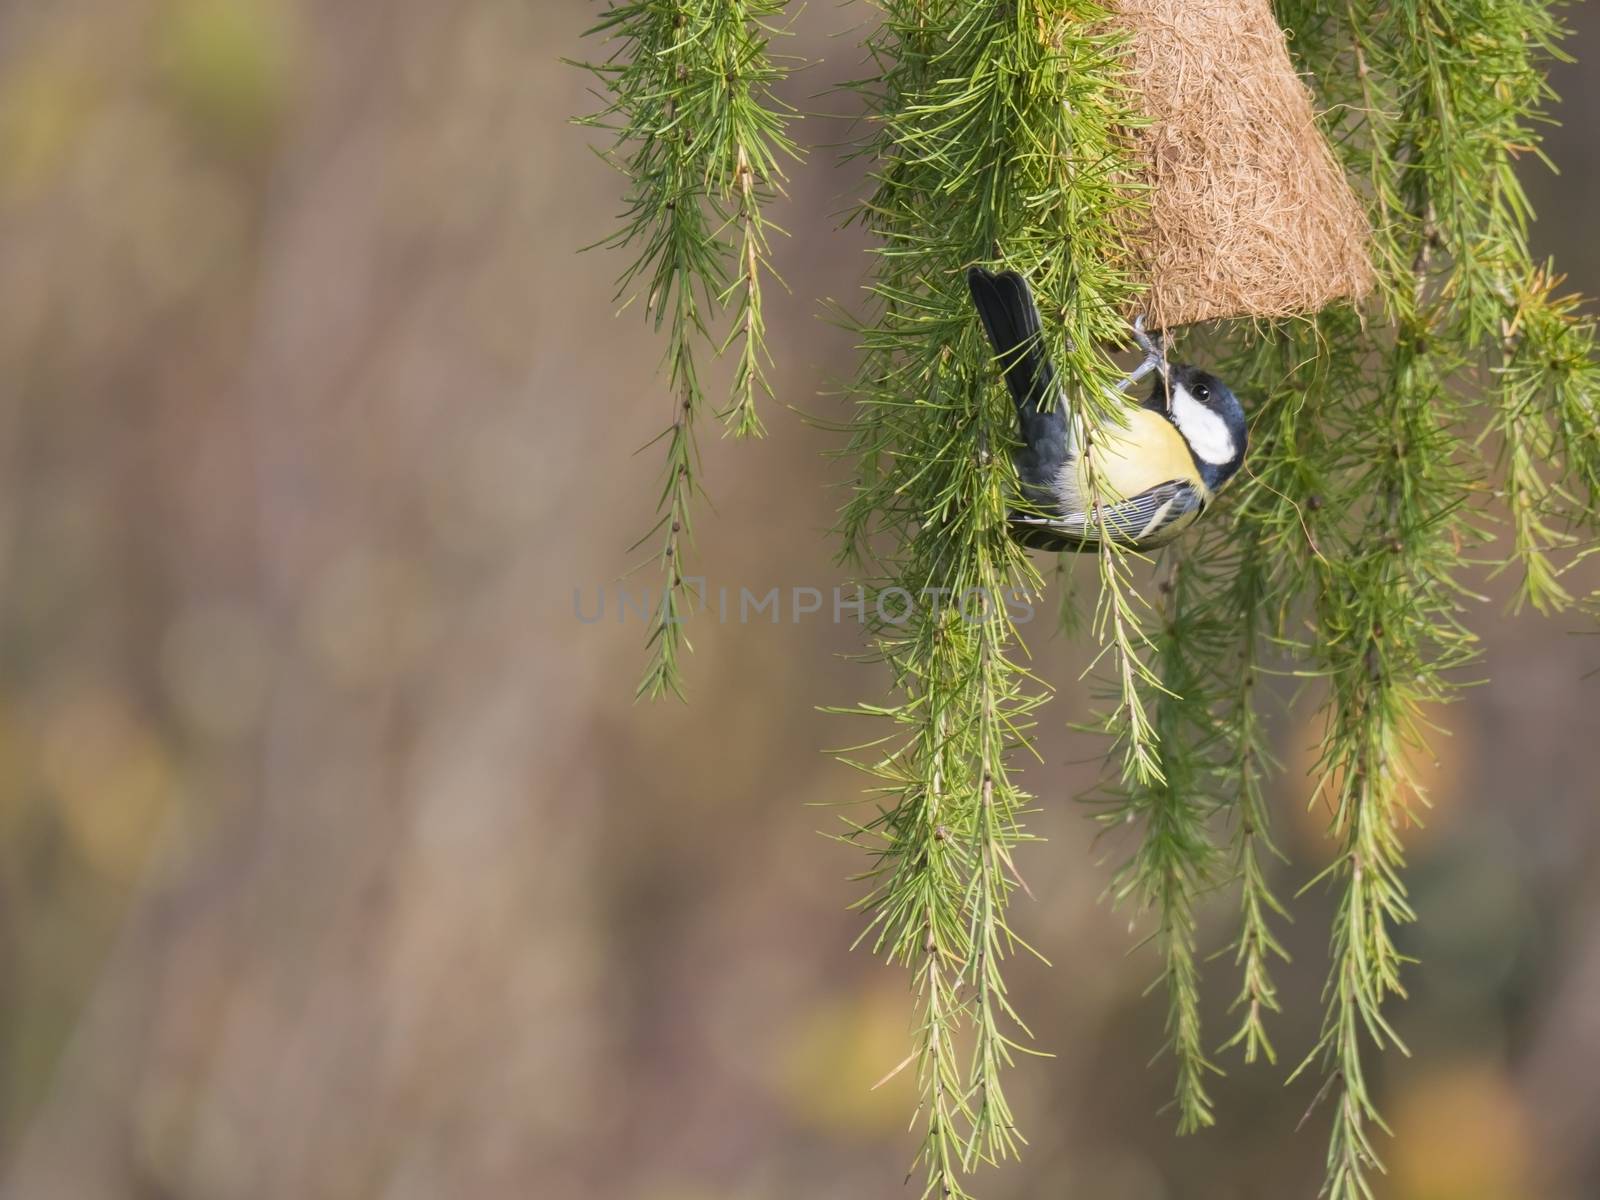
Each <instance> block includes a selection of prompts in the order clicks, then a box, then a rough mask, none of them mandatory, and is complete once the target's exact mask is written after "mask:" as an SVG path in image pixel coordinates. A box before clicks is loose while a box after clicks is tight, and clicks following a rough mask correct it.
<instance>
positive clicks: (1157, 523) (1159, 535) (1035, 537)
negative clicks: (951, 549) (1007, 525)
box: [1012, 479, 1206, 550]
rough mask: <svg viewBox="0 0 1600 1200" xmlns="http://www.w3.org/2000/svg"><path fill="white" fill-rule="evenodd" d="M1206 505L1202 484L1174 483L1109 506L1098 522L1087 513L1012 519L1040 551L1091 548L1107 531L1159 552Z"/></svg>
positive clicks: (1023, 536) (1028, 542) (1023, 538)
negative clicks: (1158, 547) (1102, 533)
mask: <svg viewBox="0 0 1600 1200" xmlns="http://www.w3.org/2000/svg"><path fill="white" fill-rule="evenodd" d="M1205 503H1206V497H1205V493H1204V491H1203V490H1202V489H1201V487H1200V486H1199V485H1197V484H1195V483H1193V482H1191V481H1189V480H1184V479H1172V480H1168V481H1167V482H1166V483H1158V484H1156V486H1155V487H1152V488H1147V489H1146V490H1145V491H1143V492H1141V493H1139V495H1137V496H1132V497H1130V498H1128V499H1127V500H1123V501H1121V502H1120V503H1117V504H1111V505H1107V506H1106V507H1104V508H1103V509H1102V510H1101V512H1100V515H1099V516H1098V517H1093V518H1091V517H1089V516H1088V515H1087V514H1085V513H1082V512H1076V513H1070V514H1068V515H1067V516H1065V517H1055V518H1050V519H1046V518H1043V517H1028V516H1017V517H1014V518H1013V519H1012V526H1013V529H1014V530H1015V531H1016V534H1017V537H1018V539H1019V540H1021V541H1022V543H1023V545H1026V546H1031V547H1033V548H1034V549H1038V550H1073V549H1084V548H1087V547H1092V546H1094V545H1097V544H1098V543H1099V542H1100V539H1101V531H1102V530H1105V531H1106V532H1107V533H1109V534H1110V535H1111V537H1112V538H1113V539H1114V540H1115V541H1118V542H1121V543H1123V544H1125V545H1131V546H1139V547H1155V546H1160V545H1164V544H1165V543H1166V542H1169V541H1171V540H1172V539H1173V538H1175V537H1177V536H1178V534H1180V533H1182V532H1183V531H1184V530H1185V529H1186V528H1188V526H1189V525H1190V524H1191V523H1192V522H1193V520H1194V518H1195V517H1196V516H1197V515H1198V514H1199V513H1200V511H1201V509H1203V508H1204V507H1205Z"/></svg>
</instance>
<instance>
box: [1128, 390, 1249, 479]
mask: <svg viewBox="0 0 1600 1200" xmlns="http://www.w3.org/2000/svg"><path fill="white" fill-rule="evenodd" d="M1146 403H1147V405H1148V406H1149V407H1150V408H1154V409H1157V410H1158V411H1160V412H1162V413H1163V414H1165V416H1166V418H1167V419H1168V420H1169V421H1171V422H1172V423H1173V424H1174V425H1176V426H1177V428H1178V432H1179V433H1180V434H1182V435H1183V440H1184V441H1185V442H1187V443H1188V445H1189V453H1190V454H1191V455H1193V457H1194V463H1195V466H1196V467H1197V468H1198V469H1199V471H1200V477H1201V478H1202V479H1204V480H1205V481H1206V486H1207V487H1209V488H1210V489H1211V490H1212V491H1216V490H1217V489H1218V488H1220V487H1221V486H1222V485H1223V484H1225V483H1226V482H1228V480H1229V479H1231V478H1233V475H1234V472H1236V471H1237V470H1238V469H1239V467H1240V465H1241V464H1242V463H1243V462H1244V452H1245V448H1246V447H1247V446H1248V444H1249V441H1250V427H1249V424H1248V423H1247V422H1246V421H1245V417H1244V408H1243V406H1242V405H1240V403H1239V398H1238V397H1237V396H1235V395H1234V394H1233V392H1232V391H1231V390H1230V389H1229V388H1228V385H1227V384H1225V383H1223V382H1222V380H1220V379H1218V378H1217V377H1216V376H1215V375H1212V374H1210V373H1209V372H1206V371H1202V370H1200V368H1198V367H1191V366H1188V365H1183V366H1179V365H1174V366H1173V367H1172V368H1171V370H1170V371H1169V372H1168V375H1167V378H1166V379H1162V378H1159V377H1158V378H1157V379H1156V386H1155V390H1154V391H1153V392H1151V394H1150V399H1149V400H1148V401H1147V402H1146Z"/></svg>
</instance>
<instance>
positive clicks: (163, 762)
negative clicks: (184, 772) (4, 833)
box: [39, 688, 177, 881]
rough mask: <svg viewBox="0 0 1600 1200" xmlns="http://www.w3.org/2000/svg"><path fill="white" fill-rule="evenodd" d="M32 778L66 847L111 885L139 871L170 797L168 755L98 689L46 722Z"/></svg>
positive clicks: (172, 783)
mask: <svg viewBox="0 0 1600 1200" xmlns="http://www.w3.org/2000/svg"><path fill="white" fill-rule="evenodd" d="M40 750H41V753H40V759H39V772H40V776H41V778H42V780H43V782H44V784H45V786H46V788H47V789H48V791H49V793H50V796H51V799H52V800H53V802H54V803H55V805H56V807H57V809H58V811H59V813H60V816H61V820H62V823H63V825H64V827H65V828H66V830H67V832H68V834H69V835H70V837H71V839H72V842H73V844H74V846H75V847H76V848H77V849H78V851H79V852H80V853H81V854H82V855H83V857H84V858H85V859H86V860H87V861H88V862H89V864H90V865H91V867H92V868H93V869H94V870H96V871H98V872H100V873H102V874H104V875H107V876H110V877H112V878H114V879H118V880H124V881H125V880H131V879H134V878H136V877H137V876H138V875H139V874H140V872H141V871H142V870H143V868H144V865H145V863H146V861H147V859H148V856H149V852H150V849H151V847H152V844H153V842H154V838H155V835H156V833H157V832H158V831H159V829H160V827H161V822H162V820H163V819H164V818H165V817H166V815H167V813H168V811H169V809H170V807H171V804H172V801H173V799H174V797H175V795H176V792H177V780H176V778H175V776H174V771H173V764H172V760H171V757H170V755H169V754H168V753H167V751H166V749H165V748H164V747H163V746H162V745H161V743H160V742H159V741H158V740H157V739H156V737H155V736H154V735H153V734H152V733H151V731H150V730H149V729H148V728H147V727H146V726H145V725H143V724H142V723H141V722H140V721H139V720H138V719H137V718H136V717H135V715H134V713H133V710H132V709H131V708H129V706H128V704H127V703H126V701H125V700H124V698H123V697H121V696H119V695H117V694H115V693H113V692H111V691H110V690H108V689H105V688H92V689H89V690H85V691H83V692H80V693H77V694H75V695H73V696H72V697H70V698H68V699H67V700H66V701H65V702H64V703H62V704H60V705H59V706H58V707H57V708H56V709H55V710H54V711H53V712H52V713H51V714H50V715H49V717H48V718H47V721H46V724H45V727H44V730H43V737H42V746H41V747H40Z"/></svg>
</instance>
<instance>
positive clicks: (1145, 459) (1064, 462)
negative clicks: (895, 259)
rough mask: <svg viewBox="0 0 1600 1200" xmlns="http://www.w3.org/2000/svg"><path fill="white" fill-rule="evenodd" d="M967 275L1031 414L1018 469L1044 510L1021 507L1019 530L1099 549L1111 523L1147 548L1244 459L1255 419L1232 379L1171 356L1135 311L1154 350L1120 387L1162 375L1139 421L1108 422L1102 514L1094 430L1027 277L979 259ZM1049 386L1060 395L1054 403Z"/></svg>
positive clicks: (1024, 537) (1036, 539)
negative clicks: (1094, 508) (1093, 512)
mask: <svg viewBox="0 0 1600 1200" xmlns="http://www.w3.org/2000/svg"><path fill="white" fill-rule="evenodd" d="M967 284H968V286H969V287H970V288H971V289H972V299H973V302H974V303H975V304H976V305H977V306H978V316H979V317H980V318H981V319H982V321H983V327H984V329H985V330H987V331H988V334H989V340H990V341H991V342H992V343H993V344H994V349H995V355H996V357H997V358H998V360H999V362H1000V365H1001V368H1002V369H1003V370H1004V372H1005V380H1006V386H1007V387H1008V388H1009V389H1010V390H1011V398H1012V399H1013V400H1014V401H1015V402H1016V406H1017V417H1018V419H1019V421H1020V423H1021V434H1022V448H1021V449H1020V450H1018V451H1017V453H1016V464H1017V474H1018V475H1019V476H1020V477H1021V480H1022V490H1023V493H1024V495H1025V497H1026V498H1027V500H1028V502H1029V504H1030V507H1031V508H1032V509H1033V511H1032V512H1018V513H1013V514H1012V518H1011V523H1012V530H1013V532H1014V534H1015V536H1016V537H1017V539H1018V540H1019V541H1020V542H1022V544H1023V545H1025V546H1029V547H1032V548H1033V549H1036V550H1092V549H1094V548H1096V547H1097V546H1098V545H1099V543H1100V538H1101V531H1102V529H1103V530H1104V531H1105V532H1106V533H1108V534H1109V535H1110V536H1111V537H1112V538H1114V539H1115V540H1116V541H1117V542H1120V543H1122V544H1124V545H1128V546H1131V547H1133V548H1134V549H1138V550H1145V549H1153V548H1154V547H1157V546H1164V545H1166V543H1168V542H1170V541H1171V540H1172V539H1173V538H1175V537H1177V536H1178V535H1179V534H1180V533H1182V532H1183V531H1184V530H1185V529H1187V528H1188V527H1189V526H1190V525H1192V524H1194V522H1195V521H1196V520H1197V519H1199V517H1200V515H1201V514H1202V513H1203V512H1205V510H1206V507H1207V505H1209V504H1210V503H1211V500H1212V499H1213V498H1214V497H1215V496H1216V494H1217V492H1218V491H1220V490H1221V488H1222V486H1223V485H1224V484H1226V483H1227V482H1228V480H1229V479H1231V478H1233V475H1234V473H1235V472H1236V471H1238V469H1239V467H1240V465H1241V464H1242V463H1243V462H1244V453H1245V447H1246V444H1247V442H1248V440H1249V429H1248V426H1247V425H1246V423H1245V417H1244V409H1243V408H1241V407H1240V405H1239V401H1238V399H1237V398H1236V397H1235V396H1234V394H1233V393H1232V392H1231V391H1229V390H1228V387H1227V385H1226V384H1224V383H1223V382H1222V381H1221V380H1220V379H1218V378H1217V377H1216V376H1215V375H1210V374H1207V373H1206V372H1205V371H1202V370H1200V369H1198V368H1197V367H1192V366H1187V365H1177V364H1174V365H1172V366H1170V367H1169V366H1166V365H1165V363H1164V352H1163V350H1162V348H1161V346H1160V344H1159V342H1152V341H1151V340H1150V339H1149V338H1148V337H1146V336H1145V334H1144V329H1143V325H1142V323H1135V326H1134V336H1135V339H1136V340H1137V341H1138V342H1139V344H1140V345H1141V346H1142V347H1143V349H1144V351H1145V356H1146V357H1145V361H1144V363H1143V365H1141V366H1140V367H1139V369H1138V370H1137V371H1135V372H1134V373H1133V374H1131V375H1130V376H1129V377H1128V378H1127V379H1125V380H1123V381H1122V383H1121V384H1120V385H1119V389H1122V390H1126V389H1127V388H1130V387H1132V386H1133V385H1134V384H1135V383H1137V382H1138V381H1139V380H1140V379H1142V378H1143V377H1144V376H1145V375H1148V374H1150V373H1152V372H1153V373H1154V374H1155V376H1156V383H1155V386H1154V387H1153V388H1152V389H1151V392H1150V395H1149V397H1148V398H1147V399H1146V400H1144V401H1143V402H1142V403H1141V404H1140V405H1139V406H1138V407H1137V408H1131V409H1130V411H1129V413H1128V425H1127V428H1126V429H1118V428H1116V427H1115V426H1109V427H1107V428H1106V429H1104V430H1102V431H1101V433H1100V435H1099V440H1098V441H1097V442H1096V443H1095V445H1094V450H1093V457H1092V460H1091V461H1092V468H1093V472H1094V474H1095V476H1096V477H1097V479H1098V480H1099V483H1100V494H1101V495H1102V496H1103V497H1104V507H1103V508H1102V509H1101V511H1100V513H1099V515H1097V516H1093V517H1091V516H1089V515H1087V514H1086V513H1085V511H1084V510H1085V509H1086V508H1087V507H1088V506H1089V501H1091V500H1093V499H1094V497H1093V495H1092V494H1091V489H1090V483H1089V478H1088V476H1089V471H1090V467H1089V466H1088V465H1086V464H1085V463H1084V461H1083V458H1082V456H1081V455H1080V453H1079V447H1080V446H1081V445H1082V444H1084V439H1085V436H1086V431H1085V429H1084V427H1083V420H1082V418H1081V417H1080V416H1076V415H1073V414H1070V413H1069V412H1068V406H1067V398H1066V396H1065V395H1064V394H1063V393H1062V391H1061V389H1060V388H1059V387H1058V385H1057V384H1056V377H1055V368H1054V367H1052V366H1051V364H1050V360H1049V358H1048V356H1047V355H1046V354H1045V350H1044V344H1043V341H1042V338H1041V336H1040V323H1039V309H1038V307H1037V306H1036V305H1035V304H1034V301H1033V294H1032V292H1030V291H1029V289H1028V283H1027V280H1025V279H1023V277H1022V276H1021V275H1018V274H1017V273H1016V272H1015V271H1007V272H1005V273H1004V274H999V275H997V274H994V273H992V272H989V271H985V270H983V269H982V268H981V267H973V268H972V269H971V270H970V271H968V272H967ZM1047 397H1049V398H1051V401H1052V402H1051V403H1050V406H1049V408H1048V409H1045V408H1043V407H1041V404H1042V403H1044V402H1046V398H1047Z"/></svg>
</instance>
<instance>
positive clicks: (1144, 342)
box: [1117, 313, 1167, 392]
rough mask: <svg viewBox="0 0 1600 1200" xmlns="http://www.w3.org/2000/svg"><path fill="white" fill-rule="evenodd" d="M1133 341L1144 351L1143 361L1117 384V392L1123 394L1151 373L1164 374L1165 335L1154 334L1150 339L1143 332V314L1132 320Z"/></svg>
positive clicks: (1165, 356) (1165, 355)
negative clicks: (1158, 372)
mask: <svg viewBox="0 0 1600 1200" xmlns="http://www.w3.org/2000/svg"><path fill="white" fill-rule="evenodd" d="M1133 340H1134V341H1135V342H1136V343H1137V344H1138V346H1139V349H1141V350H1143V351H1144V361H1143V362H1142V363H1140V364H1139V365H1138V366H1137V367H1135V368H1134V369H1133V371H1132V372H1131V373H1130V374H1129V375H1128V377H1127V378H1126V379H1124V380H1123V381H1122V382H1121V383H1119V384H1117V390H1118V391H1119V392H1125V391H1127V390H1128V389H1129V388H1131V387H1133V386H1134V385H1135V384H1137V383H1138V382H1139V381H1140V380H1141V379H1143V378H1144V377H1145V376H1146V375H1149V374H1150V372H1152V371H1160V372H1161V373H1162V375H1165V374H1166V373H1167V372H1166V366H1165V363H1166V358H1167V339H1166V335H1165V334H1160V333H1158V334H1156V336H1155V337H1154V338H1152V337H1151V336H1150V335H1149V334H1147V333H1146V332H1145V331H1144V314H1143V313H1140V314H1139V315H1138V316H1137V317H1135V318H1134V319H1133Z"/></svg>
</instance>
